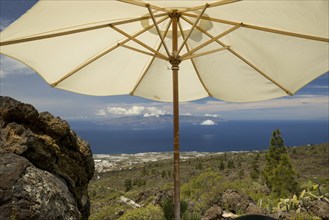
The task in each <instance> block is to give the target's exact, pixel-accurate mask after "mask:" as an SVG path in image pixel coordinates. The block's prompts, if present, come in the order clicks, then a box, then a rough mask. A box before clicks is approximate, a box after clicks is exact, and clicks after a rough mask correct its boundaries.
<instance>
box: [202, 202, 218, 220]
mask: <svg viewBox="0 0 329 220" xmlns="http://www.w3.org/2000/svg"><path fill="white" fill-rule="evenodd" d="M222 214H223V210H222V208H221V207H219V206H218V205H213V206H212V207H210V208H209V209H208V210H207V211H206V213H205V214H204V216H203V218H202V220H216V219H221V217H222Z"/></svg>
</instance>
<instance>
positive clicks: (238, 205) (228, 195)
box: [220, 189, 254, 213]
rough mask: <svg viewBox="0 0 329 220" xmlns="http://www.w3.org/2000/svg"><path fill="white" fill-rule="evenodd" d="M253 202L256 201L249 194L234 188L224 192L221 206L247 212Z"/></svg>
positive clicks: (231, 210)
mask: <svg viewBox="0 0 329 220" xmlns="http://www.w3.org/2000/svg"><path fill="white" fill-rule="evenodd" d="M251 203H254V202H253V200H252V199H251V198H250V197H249V196H247V195H245V194H243V193H240V192H238V191H236V190H232V189H228V190H226V191H225V192H223V194H222V196H221V199H220V206H221V207H222V208H223V209H224V210H226V211H230V212H233V213H246V212H247V208H248V207H249V205H250V204H251Z"/></svg>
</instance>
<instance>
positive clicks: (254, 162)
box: [250, 154, 260, 180]
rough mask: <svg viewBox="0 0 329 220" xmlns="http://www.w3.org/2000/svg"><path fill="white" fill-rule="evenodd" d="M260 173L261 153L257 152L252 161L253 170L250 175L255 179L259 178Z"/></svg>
mask: <svg viewBox="0 0 329 220" xmlns="http://www.w3.org/2000/svg"><path fill="white" fill-rule="evenodd" d="M259 174H260V170H259V154H257V155H256V156H255V157H254V159H253V160H252V162H251V172H250V177H251V178H252V179H253V180H258V178H259Z"/></svg>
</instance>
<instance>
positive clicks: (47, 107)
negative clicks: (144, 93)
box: [0, 0, 329, 120]
mask: <svg viewBox="0 0 329 220" xmlns="http://www.w3.org/2000/svg"><path fill="white" fill-rule="evenodd" d="M35 2H36V1H35V0H14V1H13V0H1V1H0V4H1V5H0V6H1V7H0V10H1V11H0V12H1V13H0V19H1V23H0V28H1V29H3V28H5V27H6V26H8V25H9V24H10V23H12V22H13V21H15V20H16V19H17V18H18V17H19V16H20V15H22V14H23V13H24V12H25V11H26V10H28V9H29V8H30V7H31V6H32V5H33V4H34V3H35ZM0 58H1V60H0V62H1V63H0V64H1V67H0V94H1V95H3V96H10V97H13V98H15V99H17V100H19V101H22V102H26V103H30V104H32V105H34V106H35V107H36V108H37V109H38V110H39V111H49V112H51V113H52V114H53V115H55V116H60V117H63V118H66V119H75V118H76V119H79V118H84V119H90V120H92V119H94V118H100V117H111V116H122V115H138V114H155V115H157V114H165V113H170V112H171V111H172V110H171V109H172V108H171V104H170V103H159V102H154V101H150V100H146V99H143V98H139V97H131V96H111V97H109V96H108V97H94V96H84V95H79V94H74V93H71V92H66V91H63V90H58V89H53V88H51V87H50V86H49V85H47V84H46V83H45V82H44V81H43V80H42V78H41V77H39V76H38V75H37V74H36V73H35V72H33V70H31V69H29V68H27V67H25V66H24V65H23V64H20V63H19V62H17V61H15V60H13V59H10V58H7V57H5V56H1V57H0ZM328 85H329V76H328V73H326V74H324V75H323V76H321V77H319V78H318V79H316V80H314V81H313V82H311V83H310V84H308V85H307V86H306V87H304V88H303V89H301V90H300V91H299V92H297V94H295V95H294V96H293V97H284V98H278V99H274V100H269V101H262V102H253V103H226V102H223V101H220V100H216V99H212V98H206V99H202V100H198V101H194V102H187V103H182V104H181V107H180V112H181V113H182V114H191V115H205V114H212V115H218V116H221V117H223V118H224V119H226V120H269V119H270V120H328V118H329V115H328V114H329V113H328V111H329V109H328V100H329V96H328V93H329V92H328V90H329V87H328Z"/></svg>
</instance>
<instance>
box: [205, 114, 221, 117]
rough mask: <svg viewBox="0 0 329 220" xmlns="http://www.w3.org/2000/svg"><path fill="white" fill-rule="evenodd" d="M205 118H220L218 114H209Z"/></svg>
mask: <svg viewBox="0 0 329 220" xmlns="http://www.w3.org/2000/svg"><path fill="white" fill-rule="evenodd" d="M204 116H206V117H210V118H218V117H219V116H218V115H217V114H208V113H206V114H204Z"/></svg>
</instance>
